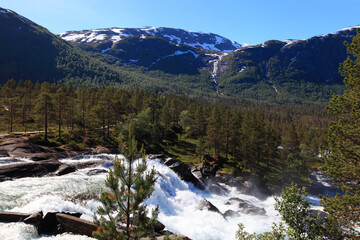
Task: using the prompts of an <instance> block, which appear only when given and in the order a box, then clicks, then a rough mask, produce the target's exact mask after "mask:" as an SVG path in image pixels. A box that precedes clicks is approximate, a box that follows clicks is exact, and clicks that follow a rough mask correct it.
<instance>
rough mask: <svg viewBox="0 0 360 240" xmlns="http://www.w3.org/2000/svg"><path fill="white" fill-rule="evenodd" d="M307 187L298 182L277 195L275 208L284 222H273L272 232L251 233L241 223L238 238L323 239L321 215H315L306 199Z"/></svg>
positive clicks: (248, 239) (243, 239)
mask: <svg viewBox="0 0 360 240" xmlns="http://www.w3.org/2000/svg"><path fill="white" fill-rule="evenodd" d="M306 196H307V192H306V190H305V188H298V187H297V185H296V184H292V185H291V186H289V187H287V188H285V189H284V190H283V191H282V192H281V195H280V196H279V197H275V201H276V203H275V209H276V210H277V211H279V213H280V215H281V219H282V221H283V222H281V223H280V224H278V225H277V224H273V226H272V231H271V232H265V233H262V234H255V233H254V234H249V233H247V232H246V231H245V230H244V226H243V225H242V224H239V228H238V230H237V232H236V238H237V239H238V240H253V239H254V240H268V239H269V240H272V239H273V240H275V239H277V240H285V239H294V240H301V239H304V240H305V239H312V240H317V239H319V240H320V239H323V236H324V227H323V225H322V224H321V217H320V216H317V217H314V216H313V215H312V210H311V209H310V203H309V202H308V201H307V200H305V197H306Z"/></svg>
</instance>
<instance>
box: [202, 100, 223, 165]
mask: <svg viewBox="0 0 360 240" xmlns="http://www.w3.org/2000/svg"><path fill="white" fill-rule="evenodd" d="M206 140H207V145H208V146H209V147H211V148H212V149H213V151H214V158H215V159H216V160H217V161H219V160H220V153H221V148H222V145H223V132H222V122H221V114H220V110H219V106H217V105H215V106H214V107H213V109H212V111H211V117H210V119H209V124H208V128H207V135H206Z"/></svg>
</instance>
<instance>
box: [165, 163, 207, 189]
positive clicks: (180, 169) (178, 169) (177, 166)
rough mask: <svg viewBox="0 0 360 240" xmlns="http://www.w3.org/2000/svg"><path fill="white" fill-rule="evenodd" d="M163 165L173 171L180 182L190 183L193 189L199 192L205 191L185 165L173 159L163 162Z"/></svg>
mask: <svg viewBox="0 0 360 240" xmlns="http://www.w3.org/2000/svg"><path fill="white" fill-rule="evenodd" d="M164 164H165V165H166V166H168V167H169V168H170V169H171V170H173V171H174V172H175V173H176V174H177V175H178V176H179V177H180V178H181V179H182V180H184V181H187V182H191V183H192V184H194V186H195V187H197V188H199V189H201V190H204V189H205V187H204V185H203V184H202V182H200V181H199V179H197V178H196V177H195V176H194V175H193V174H192V173H191V168H190V167H189V166H188V165H186V164H185V163H183V162H181V161H179V160H177V159H174V158H168V159H166V160H165V162H164Z"/></svg>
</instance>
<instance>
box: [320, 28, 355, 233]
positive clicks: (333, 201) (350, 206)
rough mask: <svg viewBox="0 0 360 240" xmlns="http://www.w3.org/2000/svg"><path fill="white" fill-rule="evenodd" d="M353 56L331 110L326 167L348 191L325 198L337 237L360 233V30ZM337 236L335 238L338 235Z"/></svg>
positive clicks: (342, 67)
mask: <svg viewBox="0 0 360 240" xmlns="http://www.w3.org/2000/svg"><path fill="white" fill-rule="evenodd" d="M346 46H347V51H348V54H351V55H352V56H349V57H348V58H347V59H346V60H345V62H344V63H342V64H341V65H340V73H341V75H342V76H343V77H344V83H345V86H346V87H347V90H346V91H345V92H344V94H342V95H334V96H333V97H332V98H331V99H330V102H329V105H328V112H329V113H330V114H331V115H333V116H335V117H336V121H333V122H332V123H331V124H330V126H329V133H328V143H329V153H328V154H326V155H325V161H326V162H325V170H326V173H327V174H329V175H330V176H331V177H332V178H333V180H334V182H335V184H337V186H339V187H340V188H341V190H342V191H343V192H344V193H345V195H343V196H336V197H335V198H330V197H326V198H325V199H324V210H325V211H327V212H328V213H329V216H328V217H327V220H328V222H327V224H328V226H329V227H328V229H329V231H330V232H331V234H332V235H334V236H336V237H338V238H339V237H347V238H349V239H354V238H357V239H358V238H359V236H360V230H359V229H360V31H359V30H358V34H357V35H356V36H355V37H354V38H353V40H352V43H347V44H346ZM336 237H334V238H336Z"/></svg>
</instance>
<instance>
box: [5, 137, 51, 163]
mask: <svg viewBox="0 0 360 240" xmlns="http://www.w3.org/2000/svg"><path fill="white" fill-rule="evenodd" d="M0 150H3V151H6V152H7V153H8V154H9V155H11V156H15V157H24V158H30V159H31V160H33V161H40V160H45V159H49V158H55V155H54V151H53V150H51V149H50V148H48V147H43V146H40V145H37V144H34V143H31V142H29V141H27V140H24V139H8V140H5V141H4V142H2V144H1V146H0Z"/></svg>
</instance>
